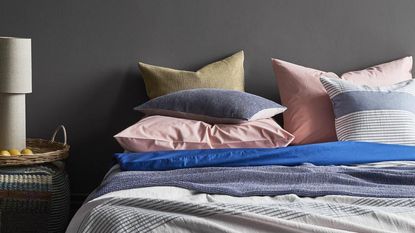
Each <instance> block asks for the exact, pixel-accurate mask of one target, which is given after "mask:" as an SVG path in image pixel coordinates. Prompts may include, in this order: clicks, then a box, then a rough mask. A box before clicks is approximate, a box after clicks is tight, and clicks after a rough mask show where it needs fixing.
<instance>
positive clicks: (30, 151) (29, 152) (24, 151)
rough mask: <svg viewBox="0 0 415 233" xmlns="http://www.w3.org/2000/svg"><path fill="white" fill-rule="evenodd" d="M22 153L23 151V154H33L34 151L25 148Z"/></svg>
mask: <svg viewBox="0 0 415 233" xmlns="http://www.w3.org/2000/svg"><path fill="white" fill-rule="evenodd" d="M21 153H22V155H33V151H32V150H30V149H27V148H26V149H23V150H22V151H21Z"/></svg>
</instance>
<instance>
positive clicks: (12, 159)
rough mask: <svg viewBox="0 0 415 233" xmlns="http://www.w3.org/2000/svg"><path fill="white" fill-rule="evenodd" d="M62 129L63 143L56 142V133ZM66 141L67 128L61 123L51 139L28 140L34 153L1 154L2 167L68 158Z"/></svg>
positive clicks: (27, 142) (28, 145) (0, 165)
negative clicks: (18, 154) (19, 154)
mask: <svg viewBox="0 0 415 233" xmlns="http://www.w3.org/2000/svg"><path fill="white" fill-rule="evenodd" d="M60 130H62V132H63V139H64V142H63V143H60V142H55V137H56V134H57V133H58V132H59V131H60ZM66 141H67V137H66V129H65V127H64V126H63V125H60V126H58V128H56V130H55V132H54V133H53V135H52V139H51V140H50V141H49V140H44V139H39V138H35V139H31V138H28V139H27V140H26V147H27V148H29V149H30V150H32V151H33V155H21V156H0V167H5V166H22V165H32V164H41V163H49V162H53V161H57V160H63V159H66V158H67V157H68V156H69V145H67V144H66Z"/></svg>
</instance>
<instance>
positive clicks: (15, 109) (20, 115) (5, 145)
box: [0, 93, 26, 150]
mask: <svg viewBox="0 0 415 233" xmlns="http://www.w3.org/2000/svg"><path fill="white" fill-rule="evenodd" d="M24 148H26V96H25V94H5V93H0V150H9V149H18V150H22V149H24Z"/></svg>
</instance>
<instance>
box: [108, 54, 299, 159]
mask: <svg viewBox="0 0 415 233" xmlns="http://www.w3.org/2000/svg"><path fill="white" fill-rule="evenodd" d="M243 61H244V53H243V52H242V51H241V52H239V53H236V54H234V55H233V56H230V57H228V58H226V59H224V60H221V61H218V62H215V63H212V64H209V65H207V66H205V67H203V68H202V69H200V70H198V71H196V72H190V71H181V70H174V69H169V68H164V67H158V66H152V65H148V64H144V63H139V67H140V70H141V72H142V75H143V78H144V82H145V85H146V90H147V94H148V96H149V98H150V100H149V101H148V102H146V103H144V104H142V105H140V106H138V107H136V108H135V110H137V111H140V112H143V113H145V114H146V117H145V118H144V119H142V120H140V121H139V122H137V123H136V124H134V125H132V126H130V127H128V128H127V129H125V130H123V131H122V132H120V133H119V134H117V135H115V138H116V139H117V141H118V142H119V143H120V145H121V146H122V147H123V148H124V149H125V150H127V151H131V152H145V151H164V150H185V149H187V150H188V149H215V148H256V147H262V148H273V147H285V146H288V145H289V144H290V143H291V141H292V140H293V139H294V136H293V135H292V134H290V133H288V132H287V131H285V130H284V129H282V128H281V127H280V126H279V125H278V124H277V123H276V122H275V121H274V120H273V119H272V117H273V116H275V115H277V114H280V113H282V112H284V111H285V110H286V108H285V107H283V106H281V105H279V104H277V103H275V102H273V101H271V100H267V99H265V98H262V97H259V96H256V95H253V94H249V93H245V92H244V67H243Z"/></svg>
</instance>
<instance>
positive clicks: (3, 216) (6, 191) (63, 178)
mask: <svg viewBox="0 0 415 233" xmlns="http://www.w3.org/2000/svg"><path fill="white" fill-rule="evenodd" d="M69 201H70V199H69V181H68V177H67V175H66V173H65V172H64V170H62V169H61V168H60V167H59V166H55V165H54V164H48V165H33V166H22V167H3V168H0V232H1V233H15V232H36V233H43V232H64V231H65V228H66V225H67V222H68V218H69Z"/></svg>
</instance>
